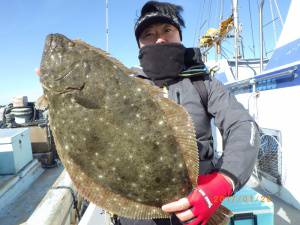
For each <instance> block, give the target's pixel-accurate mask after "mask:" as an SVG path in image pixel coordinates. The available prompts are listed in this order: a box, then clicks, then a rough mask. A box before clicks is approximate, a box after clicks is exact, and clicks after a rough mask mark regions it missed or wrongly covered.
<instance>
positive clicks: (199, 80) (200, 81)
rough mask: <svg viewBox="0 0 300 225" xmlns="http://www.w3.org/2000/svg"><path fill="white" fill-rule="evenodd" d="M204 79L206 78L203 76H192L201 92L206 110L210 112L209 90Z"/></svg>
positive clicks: (193, 81)
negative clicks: (208, 109)
mask: <svg viewBox="0 0 300 225" xmlns="http://www.w3.org/2000/svg"><path fill="white" fill-rule="evenodd" d="M204 79H205V78H204V77H202V76H199V77H191V81H192V83H193V84H194V86H195V88H196V89H197V91H198V93H199V96H200V100H201V103H202V105H203V107H204V109H205V111H206V112H207V114H208V111H207V105H208V92H207V89H206V87H205V84H204Z"/></svg>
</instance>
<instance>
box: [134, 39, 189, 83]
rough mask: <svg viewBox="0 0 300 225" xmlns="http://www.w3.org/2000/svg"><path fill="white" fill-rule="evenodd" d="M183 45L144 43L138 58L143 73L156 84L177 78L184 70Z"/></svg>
mask: <svg viewBox="0 0 300 225" xmlns="http://www.w3.org/2000/svg"><path fill="white" fill-rule="evenodd" d="M184 54H185V47H184V46H183V45H182V44H178V43H167V44H154V45H146V46H145V47H143V48H141V49H140V54H139V60H140V64H141V66H142V68H143V71H144V73H145V74H146V75H147V76H148V77H149V78H150V79H151V80H152V81H153V82H154V83H155V84H156V85H158V86H163V85H164V83H168V81H171V80H175V79H176V78H177V79H178V77H179V76H178V74H179V73H180V72H181V71H183V70H184V67H185V66H184Z"/></svg>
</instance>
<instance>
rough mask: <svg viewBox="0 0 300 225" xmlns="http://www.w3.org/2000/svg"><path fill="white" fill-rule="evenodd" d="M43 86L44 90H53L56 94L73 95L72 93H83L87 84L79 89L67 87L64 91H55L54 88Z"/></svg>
mask: <svg viewBox="0 0 300 225" xmlns="http://www.w3.org/2000/svg"><path fill="white" fill-rule="evenodd" d="M42 86H43V88H44V89H46V90H48V91H49V90H51V92H53V93H55V94H66V93H72V92H73V93H76V92H80V91H82V90H83V89H84V88H85V82H84V83H83V84H82V85H81V86H79V87H66V88H65V89H63V90H55V89H53V88H52V87H48V86H46V85H44V84H43V85H42Z"/></svg>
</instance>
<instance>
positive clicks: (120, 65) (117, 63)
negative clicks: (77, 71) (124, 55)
mask: <svg viewBox="0 0 300 225" xmlns="http://www.w3.org/2000/svg"><path fill="white" fill-rule="evenodd" d="M74 43H78V44H80V45H84V46H86V47H88V48H90V49H93V50H94V51H96V52H97V53H98V54H100V55H102V56H103V57H105V58H106V59H108V60H109V61H111V62H112V64H114V65H115V66H117V67H118V68H119V69H121V70H122V71H123V72H124V73H125V74H126V75H130V74H134V71H133V70H131V69H128V68H127V67H126V66H124V65H123V64H122V63H121V62H120V61H119V60H117V59H116V58H114V57H112V56H111V55H110V54H109V53H108V52H106V51H104V50H102V49H100V48H96V47H94V46H92V45H89V44H87V43H86V42H84V41H82V40H80V39H77V40H74Z"/></svg>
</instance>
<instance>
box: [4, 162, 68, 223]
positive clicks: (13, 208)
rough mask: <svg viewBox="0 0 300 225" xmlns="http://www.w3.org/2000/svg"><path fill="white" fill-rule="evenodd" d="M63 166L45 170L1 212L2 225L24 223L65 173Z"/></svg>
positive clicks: (59, 165)
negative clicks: (63, 172)
mask: <svg viewBox="0 0 300 225" xmlns="http://www.w3.org/2000/svg"><path fill="white" fill-rule="evenodd" d="M63 169H64V168H63V166H62V165H61V164H58V166H57V167H53V168H49V169H45V171H44V172H43V173H42V174H41V175H40V176H39V177H38V178H37V179H36V180H35V181H34V182H33V183H32V184H31V185H30V188H28V190H26V191H25V192H24V193H22V194H21V195H20V196H19V197H18V198H17V199H16V200H15V201H14V202H13V203H12V204H9V205H7V206H6V207H4V208H3V209H1V211H0V225H19V224H22V223H24V222H25V221H26V220H27V219H28V218H29V217H30V215H31V214H32V213H33V211H34V210H35V208H36V206H37V205H38V204H39V203H40V201H41V200H42V199H43V197H44V195H45V194H46V193H47V192H48V190H49V188H50V187H51V186H52V185H53V183H54V182H55V181H56V179H57V178H58V177H59V175H60V174H61V173H62V171H63Z"/></svg>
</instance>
